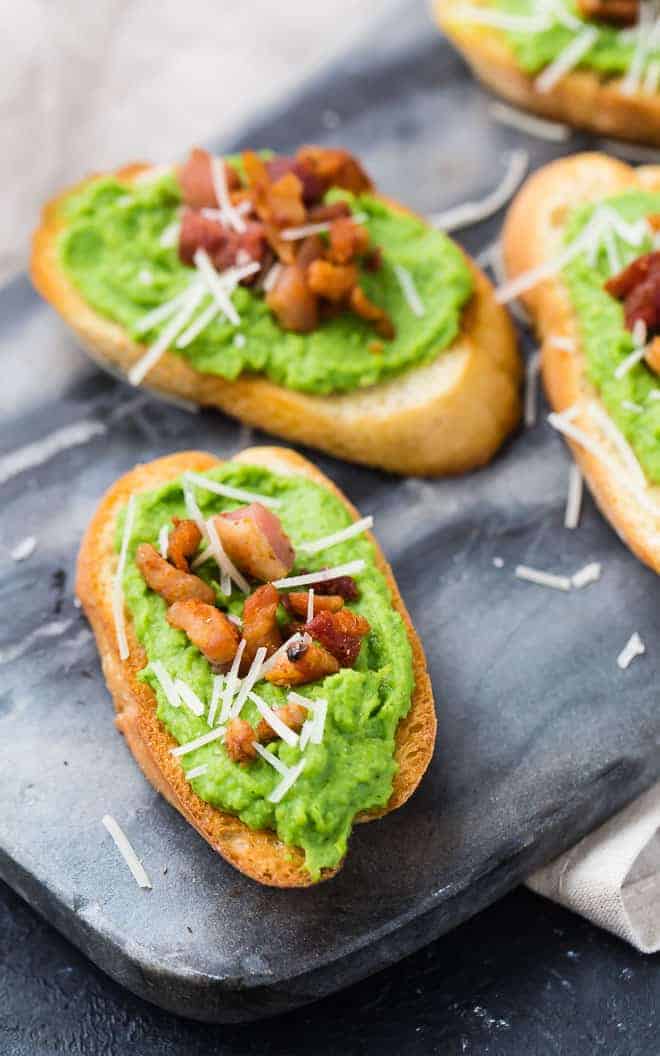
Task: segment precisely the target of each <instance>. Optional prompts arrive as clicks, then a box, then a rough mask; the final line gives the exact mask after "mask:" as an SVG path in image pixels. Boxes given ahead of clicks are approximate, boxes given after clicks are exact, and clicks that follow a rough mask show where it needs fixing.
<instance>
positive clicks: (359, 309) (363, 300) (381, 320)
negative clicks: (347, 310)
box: [350, 286, 396, 341]
mask: <svg viewBox="0 0 660 1056" xmlns="http://www.w3.org/2000/svg"><path fill="white" fill-rule="evenodd" d="M350 304H351V308H352V309H353V311H354V312H355V314H356V315H359V316H360V317H361V318H362V319H366V320H367V322H369V323H373V324H374V329H375V330H376V333H377V334H380V336H381V337H384V338H385V339H386V340H387V341H391V340H392V338H393V337H395V336H396V330H395V328H394V323H393V322H392V320H391V319H390V317H389V315H388V314H387V312H386V311H385V309H384V308H380V307H379V306H378V305H377V304H374V303H373V301H370V300H369V298H368V297H367V295H366V293H365V292H364V290H363V289H362V287H361V286H354V287H353V289H352V291H351V300H350Z"/></svg>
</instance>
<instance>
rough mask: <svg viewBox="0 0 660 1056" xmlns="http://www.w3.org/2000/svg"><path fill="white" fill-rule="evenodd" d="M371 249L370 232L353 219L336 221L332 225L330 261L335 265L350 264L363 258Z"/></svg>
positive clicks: (345, 218)
mask: <svg viewBox="0 0 660 1056" xmlns="http://www.w3.org/2000/svg"><path fill="white" fill-rule="evenodd" d="M368 248H369V232H368V231H367V229H366V227H363V226H362V225H361V224H356V223H355V221H354V220H353V219H352V217H344V218H342V219H340V220H334V221H333V222H332V223H331V225H330V260H331V261H332V263H333V264H348V263H349V261H351V260H353V258H354V257H361V256H362V255H363V254H364V253H366V252H367V249H368Z"/></svg>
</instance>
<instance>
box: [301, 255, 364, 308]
mask: <svg viewBox="0 0 660 1056" xmlns="http://www.w3.org/2000/svg"><path fill="white" fill-rule="evenodd" d="M356 283H357V268H356V267H355V266H354V265H352V264H345V265H340V264H331V263H330V261H329V260H315V261H313V262H312V264H310V267H309V271H308V273H307V285H308V287H309V289H310V290H312V292H313V293H316V294H318V296H319V297H325V298H326V299H327V300H329V301H332V302H333V303H339V302H341V301H344V300H345V299H346V297H348V296H349V294H350V293H351V290H352V289H353V287H354V286H355V285H356Z"/></svg>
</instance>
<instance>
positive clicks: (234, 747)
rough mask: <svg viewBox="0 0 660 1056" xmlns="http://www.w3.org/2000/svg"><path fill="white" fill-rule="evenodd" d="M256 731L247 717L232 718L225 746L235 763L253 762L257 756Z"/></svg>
mask: <svg viewBox="0 0 660 1056" xmlns="http://www.w3.org/2000/svg"><path fill="white" fill-rule="evenodd" d="M256 739H257V738H256V735H255V731H254V730H253V729H252V727H251V726H250V723H249V722H248V721H247V719H232V720H231V722H230V723H229V724H228V725H227V732H226V733H225V748H226V749H227V754H228V755H229V758H230V759H232V760H233V762H235V763H252V762H254V760H255V759H256V758H257V750H256V748H255V747H254V742H255V741H256Z"/></svg>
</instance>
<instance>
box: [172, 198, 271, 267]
mask: <svg viewBox="0 0 660 1056" xmlns="http://www.w3.org/2000/svg"><path fill="white" fill-rule="evenodd" d="M200 248H201V249H204V250H206V252H207V253H208V255H209V257H210V258H211V260H212V262H213V266H214V267H215V268H217V270H218V271H225V270H226V269H227V268H233V267H235V266H236V265H241V264H249V263H250V262H251V261H256V262H257V263H259V264H263V263H264V261H265V259H266V257H267V255H268V253H269V246H268V239H267V237H266V229H265V227H264V225H263V224H262V223H259V222H256V221H249V222H248V223H247V224H246V226H245V231H240V232H239V231H233V230H232V229H231V228H229V227H225V225H224V224H223V223H221V222H220V220H216V219H215V218H213V217H208V216H204V214H203V213H197V212H194V211H193V210H192V209H185V210H184V212H183V216H182V217H181V229H180V232H179V257H180V259H181V261H182V262H183V263H184V264H188V265H189V266H192V265H193V263H194V258H195V253H196V252H197V250H198V249H200ZM256 275H257V273H256V272H255V274H254V275H248V276H246V278H244V279H242V280H241V281H242V282H243V283H244V284H246V285H248V284H249V283H252V282H254V281H255V279H256Z"/></svg>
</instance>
